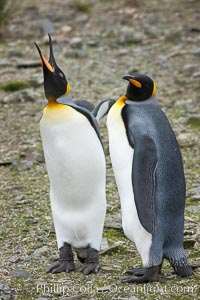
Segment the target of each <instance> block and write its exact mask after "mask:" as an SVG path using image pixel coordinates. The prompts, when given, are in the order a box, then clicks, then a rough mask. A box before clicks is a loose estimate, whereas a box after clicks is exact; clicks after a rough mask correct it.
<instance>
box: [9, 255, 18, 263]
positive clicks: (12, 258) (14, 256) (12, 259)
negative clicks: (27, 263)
mask: <svg viewBox="0 0 200 300" xmlns="http://www.w3.org/2000/svg"><path fill="white" fill-rule="evenodd" d="M20 260H21V259H20V257H19V256H17V255H13V256H11V257H10V258H9V259H8V261H10V262H12V263H16V262H18V261H20Z"/></svg>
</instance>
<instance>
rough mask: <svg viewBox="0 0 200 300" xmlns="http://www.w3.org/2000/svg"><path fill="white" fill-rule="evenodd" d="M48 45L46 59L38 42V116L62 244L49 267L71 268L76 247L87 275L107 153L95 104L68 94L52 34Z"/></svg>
mask: <svg viewBox="0 0 200 300" xmlns="http://www.w3.org/2000/svg"><path fill="white" fill-rule="evenodd" d="M49 45H50V57H49V60H47V59H46V57H45V56H44V55H43V53H42V52H41V50H40V48H39V47H38V45H37V44H36V47H37V49H38V52H39V55H40V58H41V60H42V65H43V73H44V91H45V97H46V99H47V101H48V103H47V105H46V106H45V108H44V110H43V115H42V118H41V121H40V132H41V138H42V145H43V151H44V156H45V162H46V167H47V172H48V176H49V181H50V202H51V209H52V215H53V222H54V227H55V232H56V238H57V245H58V249H59V262H58V263H57V264H56V265H54V266H52V267H51V268H50V269H49V270H48V271H47V272H51V273H60V272H67V273H68V272H71V271H73V270H74V269H75V264H74V259H73V252H72V249H73V248H74V249H75V251H76V252H77V256H78V258H79V260H80V261H81V262H82V263H84V266H83V269H82V271H83V274H84V275H87V274H90V273H96V272H97V271H98V269H99V250H100V244H101V239H102V232H103V225H104V219H105V212H106V195H105V182H106V179H105V176H106V167H105V156H104V151H103V147H102V143H101V140H100V135H99V129H98V125H97V121H96V119H95V118H94V117H93V115H92V113H91V112H90V110H93V107H91V106H90V107H88V104H87V103H86V102H84V101H80V102H78V103H77V104H76V103H75V102H73V101H72V100H71V98H70V97H68V96H69V94H70V86H69V83H68V81H67V79H66V77H65V74H64V73H63V71H62V70H61V69H60V68H59V67H58V66H57V64H56V61H55V58H54V54H53V47H52V41H51V37H50V35H49ZM78 104H79V105H78ZM85 104H86V105H85ZM83 106H87V108H88V109H86V108H84V107H83Z"/></svg>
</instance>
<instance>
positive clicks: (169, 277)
mask: <svg viewBox="0 0 200 300" xmlns="http://www.w3.org/2000/svg"><path fill="white" fill-rule="evenodd" d="M176 277H177V275H176V274H170V275H168V276H166V277H165V278H166V279H169V280H172V279H174V278H176Z"/></svg>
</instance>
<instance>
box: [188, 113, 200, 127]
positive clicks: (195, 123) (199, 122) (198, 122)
mask: <svg viewBox="0 0 200 300" xmlns="http://www.w3.org/2000/svg"><path fill="white" fill-rule="evenodd" d="M187 124H189V125H191V127H192V128H195V129H199V128H200V119H199V118H198V117H195V116H194V117H191V118H189V119H188V121H187Z"/></svg>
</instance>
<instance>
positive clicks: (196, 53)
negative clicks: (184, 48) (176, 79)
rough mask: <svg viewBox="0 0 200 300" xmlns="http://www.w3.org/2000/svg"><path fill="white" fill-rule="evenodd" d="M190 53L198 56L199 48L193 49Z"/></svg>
mask: <svg viewBox="0 0 200 300" xmlns="http://www.w3.org/2000/svg"><path fill="white" fill-rule="evenodd" d="M192 54H194V55H197V56H199V55H200V48H197V49H194V50H193V51H192Z"/></svg>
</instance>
